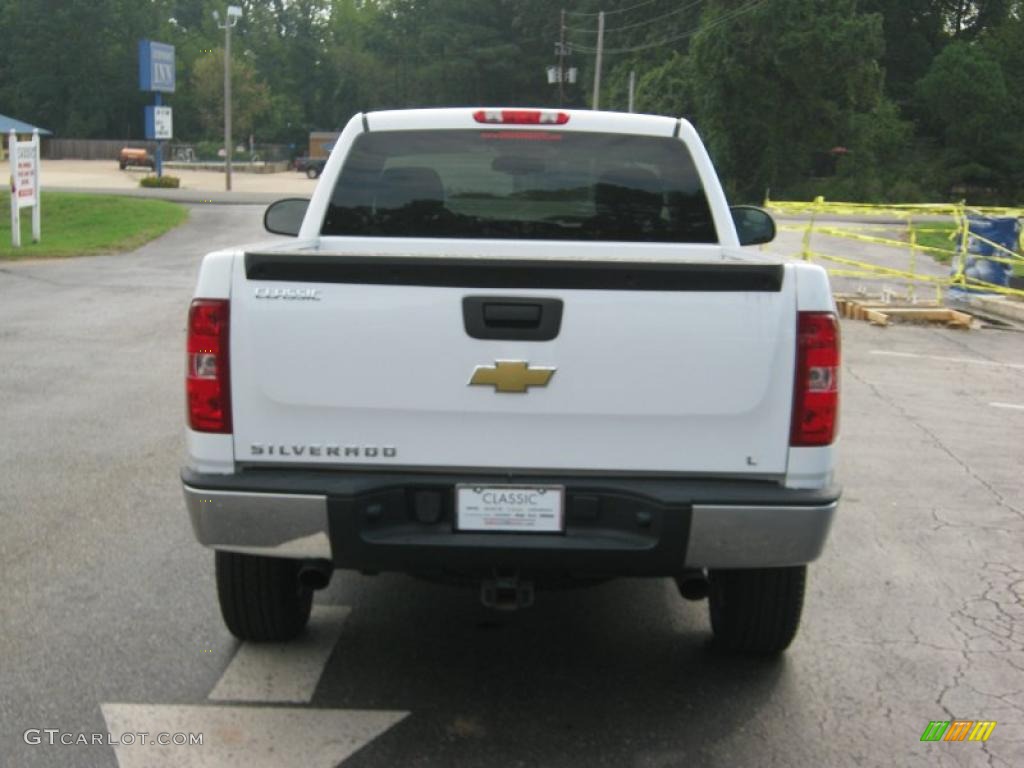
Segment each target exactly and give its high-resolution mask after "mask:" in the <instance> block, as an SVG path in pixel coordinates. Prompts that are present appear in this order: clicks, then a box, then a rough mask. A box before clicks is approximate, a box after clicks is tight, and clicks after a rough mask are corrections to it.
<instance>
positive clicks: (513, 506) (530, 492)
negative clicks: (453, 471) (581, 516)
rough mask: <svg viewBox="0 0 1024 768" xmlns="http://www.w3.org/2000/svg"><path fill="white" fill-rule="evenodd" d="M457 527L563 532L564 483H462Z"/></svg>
mask: <svg viewBox="0 0 1024 768" xmlns="http://www.w3.org/2000/svg"><path fill="white" fill-rule="evenodd" d="M455 491H456V494H455V495H456V503H455V510H456V513H455V527H456V528H457V529H458V530H460V531H502V532H506V533H507V532H516V533H561V532H562V531H563V530H564V529H565V522H564V519H565V518H564V515H563V508H564V506H565V488H564V487H563V486H561V485H459V486H456V488H455Z"/></svg>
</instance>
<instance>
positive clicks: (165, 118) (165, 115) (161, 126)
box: [153, 107, 174, 140]
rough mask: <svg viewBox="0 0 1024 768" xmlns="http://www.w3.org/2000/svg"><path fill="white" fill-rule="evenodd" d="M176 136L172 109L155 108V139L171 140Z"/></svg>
mask: <svg viewBox="0 0 1024 768" xmlns="http://www.w3.org/2000/svg"><path fill="white" fill-rule="evenodd" d="M173 135H174V121H173V119H172V117H171V108H170V107H153V138H154V139H157V140H159V139H169V138H171V137H172V136H173Z"/></svg>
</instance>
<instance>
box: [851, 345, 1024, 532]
mask: <svg viewBox="0 0 1024 768" xmlns="http://www.w3.org/2000/svg"><path fill="white" fill-rule="evenodd" d="M844 369H845V371H846V372H847V373H848V374H849V375H850V376H851V377H852V378H854V379H856V380H857V381H858V382H860V383H861V384H863V385H864V386H865V387H867V388H868V389H870V390H871V392H872V393H873V394H874V395H875V397H877V398H878V399H879V400H881V401H882V402H884V403H885V404H886V405H888V406H889V407H890V408H892V410H894V411H895V412H896V413H897V414H898V415H900V416H901V417H903V419H904V420H906V421H907V422H909V423H910V424H912V425H913V426H915V427H917V429H918V430H920V431H921V432H922V433H924V434H925V435H926V436H927V437H928V438H929V440H930V441H931V442H932V444H933V445H935V447H936V448H938V449H939V450H941V451H942V452H943V453H945V454H946V455H947V456H949V458H951V459H952V460H953V461H955V462H956V463H957V464H959V465H960V467H961V469H963V470H964V472H965V473H966V474H967V476H968V477H970V478H971V479H972V480H974V481H975V482H976V483H977V484H978V485H980V486H981V487H982V488H984V489H985V490H986V491H988V492H989V494H990V495H991V496H992V498H994V499H995V500H996V503H997V504H998V505H999V506H1001V507H1004V508H1006V509H1008V510H1010V511H1011V512H1013V513H1014V514H1015V515H1017V516H1018V517H1020V518H1021V519H1022V520H1024V510H1020V509H1018V508H1017V507H1015V506H1014V505H1013V504H1011V503H1010V502H1009V501H1007V500H1006V497H1005V496H1003V494H1001V493H1000V492H999V491H997V490H996V489H995V488H994V487H993V486H992V484H991V483H989V482H988V481H987V480H985V478H983V477H981V475H979V474H978V473H977V472H975V471H974V468H973V467H972V466H971V465H970V464H968V463H967V462H966V461H964V460H963V459H962V458H960V456H958V455H957V454H956V453H955V452H954V451H953V450H952V449H951V448H950V447H949V446H947V445H946V444H945V443H944V442H943V441H942V439H941V438H940V437H939V436H938V435H937V434H935V432H933V431H932V430H931V429H929V428H928V427H926V426H925V425H924V424H922V423H921V422H920V421H918V420H917V419H915V418H914V417H913V416H911V415H910V413H908V412H907V410H906V409H905V408H904V407H903V406H902V405H900V404H899V403H898V402H896V401H895V400H893V399H892V398H891V397H889V396H888V395H886V394H885V393H883V392H882V391H881V390H880V389H879V388H878V387H877V386H876V385H875V384H874V383H873V382H871V381H869V380H868V379H866V378H864V377H863V376H861V375H860V374H858V373H857V372H856V371H855V370H854V368H853V366H851V365H850V364H849V363H847V364H846V365H845V366H844Z"/></svg>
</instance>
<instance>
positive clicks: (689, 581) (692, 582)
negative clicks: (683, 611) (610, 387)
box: [676, 572, 711, 600]
mask: <svg viewBox="0 0 1024 768" xmlns="http://www.w3.org/2000/svg"><path fill="white" fill-rule="evenodd" d="M676 587H678V588H679V594H680V595H682V596H683V597H684V598H685V599H687V600H703V599H705V598H706V597H707V596H708V594H709V593H710V592H711V582H709V581H708V577H707V576H705V575H704V574H703V573H699V572H698V573H692V574H690V573H688V574H686V575H685V576H677V577H676Z"/></svg>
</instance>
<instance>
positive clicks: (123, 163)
mask: <svg viewBox="0 0 1024 768" xmlns="http://www.w3.org/2000/svg"><path fill="white" fill-rule="evenodd" d="M118 165H119V166H121V170H122V171H123V170H124V168H125V162H124V161H123V160H122V161H121V162H119V163H118Z"/></svg>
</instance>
